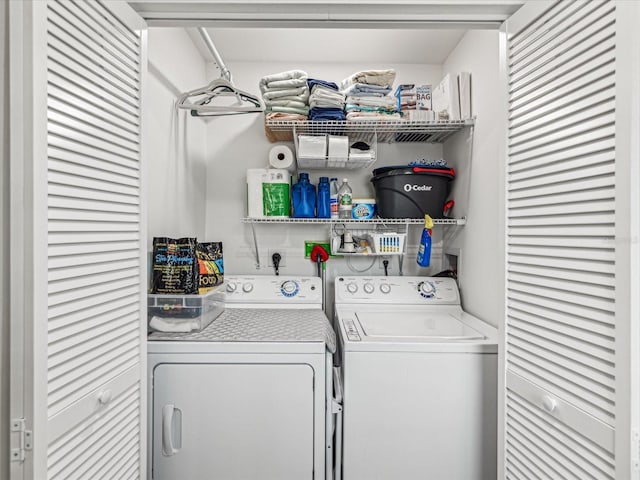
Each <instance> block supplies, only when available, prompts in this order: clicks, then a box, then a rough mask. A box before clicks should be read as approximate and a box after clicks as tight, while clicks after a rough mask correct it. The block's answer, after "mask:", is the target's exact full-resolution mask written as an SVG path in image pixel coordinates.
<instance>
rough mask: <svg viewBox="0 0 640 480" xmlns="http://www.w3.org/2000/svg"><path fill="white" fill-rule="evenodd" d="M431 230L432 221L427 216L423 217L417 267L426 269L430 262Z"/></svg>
mask: <svg viewBox="0 0 640 480" xmlns="http://www.w3.org/2000/svg"><path fill="white" fill-rule="evenodd" d="M432 228H433V220H432V219H431V217H430V216H429V215H425V216H424V229H423V230H422V238H420V246H419V247H418V265H420V266H421V267H428V266H429V263H430V262H431V229H432Z"/></svg>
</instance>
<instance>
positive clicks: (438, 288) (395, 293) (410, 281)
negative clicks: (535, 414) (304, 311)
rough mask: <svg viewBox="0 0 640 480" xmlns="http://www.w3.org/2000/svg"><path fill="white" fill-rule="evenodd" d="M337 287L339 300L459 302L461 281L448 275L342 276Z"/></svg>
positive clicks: (446, 303)
mask: <svg viewBox="0 0 640 480" xmlns="http://www.w3.org/2000/svg"><path fill="white" fill-rule="evenodd" d="M334 288H335V301H336V304H342V303H347V304H352V303H356V304H358V303H381V304H389V303H390V304H393V303H395V304H405V305H424V304H430V305H459V304H460V293H459V291H458V285H457V284H456V281H455V279H453V278H449V277H384V276H380V277H375V276H370V277H365V276H361V277H356V276H348V277H347V276H342V277H336V279H335V286H334Z"/></svg>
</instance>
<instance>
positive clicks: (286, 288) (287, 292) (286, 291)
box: [280, 280, 300, 297]
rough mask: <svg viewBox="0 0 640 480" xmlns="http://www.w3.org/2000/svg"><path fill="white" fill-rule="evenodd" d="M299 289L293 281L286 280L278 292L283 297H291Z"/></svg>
mask: <svg viewBox="0 0 640 480" xmlns="http://www.w3.org/2000/svg"><path fill="white" fill-rule="evenodd" d="M299 289H300V287H299V286H298V282H296V281H295V280H287V281H285V282H282V285H280V291H281V292H282V294H283V295H284V296H285V297H293V296H294V295H296V294H297V293H298V291H299Z"/></svg>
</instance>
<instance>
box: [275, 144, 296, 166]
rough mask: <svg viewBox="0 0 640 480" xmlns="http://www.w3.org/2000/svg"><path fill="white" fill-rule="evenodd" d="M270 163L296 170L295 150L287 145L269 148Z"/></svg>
mask: <svg viewBox="0 0 640 480" xmlns="http://www.w3.org/2000/svg"><path fill="white" fill-rule="evenodd" d="M269 165H270V166H271V167H272V168H278V169H281V170H287V171H289V172H290V173H291V172H293V171H294V170H295V159H294V156H293V152H292V151H291V149H290V148H289V147H288V146H287V145H275V146H274V147H272V148H271V150H269Z"/></svg>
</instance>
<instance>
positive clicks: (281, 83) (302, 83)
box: [263, 78, 308, 92]
mask: <svg viewBox="0 0 640 480" xmlns="http://www.w3.org/2000/svg"><path fill="white" fill-rule="evenodd" d="M298 87H307V79H306V78H292V79H289V80H277V81H275V82H269V83H267V85H266V86H265V88H264V90H263V91H264V92H268V91H270V90H284V89H287V88H298ZM307 88H308V87H307Z"/></svg>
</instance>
